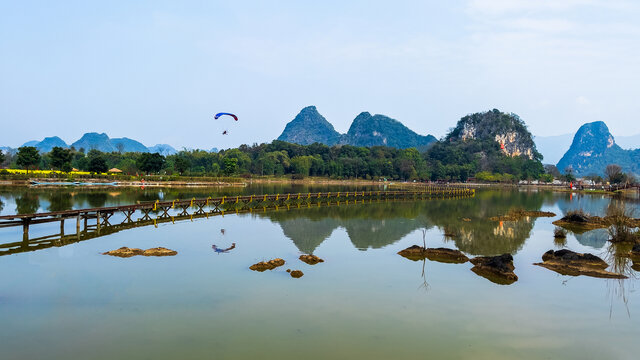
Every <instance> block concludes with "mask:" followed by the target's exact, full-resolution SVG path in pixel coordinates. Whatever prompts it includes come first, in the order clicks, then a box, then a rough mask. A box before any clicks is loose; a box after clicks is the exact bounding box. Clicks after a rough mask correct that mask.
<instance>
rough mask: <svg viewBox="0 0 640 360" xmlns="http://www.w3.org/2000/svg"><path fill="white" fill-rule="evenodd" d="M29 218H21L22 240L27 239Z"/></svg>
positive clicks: (26, 240)
mask: <svg viewBox="0 0 640 360" xmlns="http://www.w3.org/2000/svg"><path fill="white" fill-rule="evenodd" d="M30 220H31V219H28V218H25V219H22V241H24V242H28V241H29V222H30Z"/></svg>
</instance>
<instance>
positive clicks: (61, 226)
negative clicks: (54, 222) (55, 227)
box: [60, 218, 64, 237]
mask: <svg viewBox="0 0 640 360" xmlns="http://www.w3.org/2000/svg"><path fill="white" fill-rule="evenodd" d="M63 236H64V218H63V219H61V220H60V237H63Z"/></svg>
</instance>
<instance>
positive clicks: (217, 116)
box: [213, 113, 238, 121]
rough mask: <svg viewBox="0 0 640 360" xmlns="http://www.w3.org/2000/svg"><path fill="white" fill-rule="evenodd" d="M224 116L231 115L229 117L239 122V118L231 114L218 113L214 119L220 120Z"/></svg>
mask: <svg viewBox="0 0 640 360" xmlns="http://www.w3.org/2000/svg"><path fill="white" fill-rule="evenodd" d="M223 115H229V116H231V117H232V118H233V119H234V120H235V121H238V117H237V116H235V115H233V114H230V113H217V114H216V116H214V117H213V118H214V119H218V118H219V117H220V116H223Z"/></svg>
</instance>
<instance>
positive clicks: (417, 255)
mask: <svg viewBox="0 0 640 360" xmlns="http://www.w3.org/2000/svg"><path fill="white" fill-rule="evenodd" d="M426 250H427V249H425V248H423V247H422V246H418V245H411V246H409V247H408V248H406V249H404V250H400V251H398V255H400V256H402V257H405V258H407V259H409V260H413V261H418V260H422V259H424V258H426V257H427V255H426Z"/></svg>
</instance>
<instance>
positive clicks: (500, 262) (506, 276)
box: [470, 254, 518, 285]
mask: <svg viewBox="0 0 640 360" xmlns="http://www.w3.org/2000/svg"><path fill="white" fill-rule="evenodd" d="M470 261H471V263H472V264H473V265H474V267H472V268H471V271H473V272H474V273H476V274H477V275H480V276H482V277H484V278H486V279H487V280H489V281H491V282H494V283H496V284H500V285H510V284H513V283H514V282H516V281H518V276H517V275H516V274H515V273H514V272H513V271H514V270H515V266H513V256H511V254H502V255H498V256H479V257H476V258H473V259H471V260H470Z"/></svg>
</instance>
